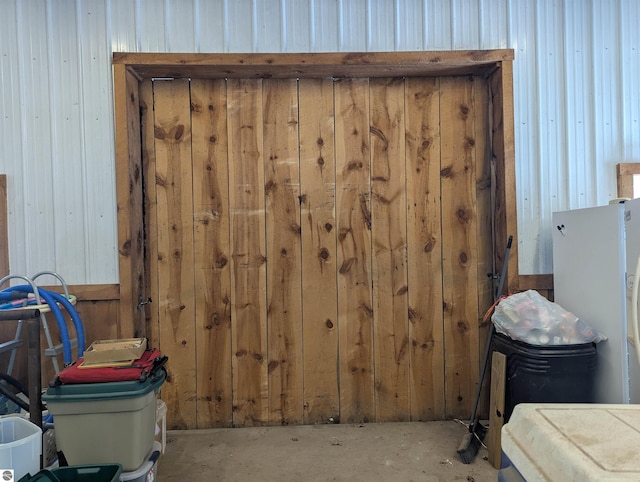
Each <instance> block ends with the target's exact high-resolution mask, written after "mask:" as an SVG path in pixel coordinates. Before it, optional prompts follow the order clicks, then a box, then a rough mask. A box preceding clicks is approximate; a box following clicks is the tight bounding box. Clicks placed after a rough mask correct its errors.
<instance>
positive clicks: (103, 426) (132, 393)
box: [42, 369, 167, 471]
mask: <svg viewBox="0 0 640 482" xmlns="http://www.w3.org/2000/svg"><path fill="white" fill-rule="evenodd" d="M166 376H167V375H166V371H165V370H164V369H161V370H158V372H157V373H156V374H155V375H154V376H152V377H149V378H148V379H147V380H146V381H144V382H142V383H141V382H138V381H135V382H108V383H84V384H73V385H59V386H55V387H49V388H48V389H47V392H46V393H45V394H44V395H43V396H42V399H43V401H45V402H46V403H47V408H48V410H49V412H50V413H51V414H52V415H53V424H54V429H55V437H56V447H57V449H58V451H61V452H62V453H63V454H64V457H65V459H66V461H67V463H68V464H69V465H70V466H78V465H100V464H120V465H121V466H122V470H124V471H132V470H136V469H137V468H138V467H140V465H142V463H143V462H144V461H145V457H146V455H147V453H148V452H149V451H150V450H151V446H152V445H153V440H154V436H155V426H156V392H157V391H158V390H159V389H160V386H161V385H162V384H163V383H164V381H165V379H166Z"/></svg>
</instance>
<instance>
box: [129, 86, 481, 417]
mask: <svg viewBox="0 0 640 482" xmlns="http://www.w3.org/2000/svg"><path fill="white" fill-rule="evenodd" d="M487 92H488V87H487V84H486V81H485V80H483V79H480V78H475V77H451V78H406V79H403V78H391V79H380V78H375V79H374V78H371V79H366V78H360V79H343V80H332V79H326V80H321V79H299V80H296V79H264V80H256V79H251V80H246V79H228V80H225V79H220V80H191V81H189V80H158V81H154V82H151V81H145V82H143V83H142V86H141V93H140V94H141V103H142V106H143V110H142V113H143V115H142V117H143V129H142V131H143V134H142V135H143V158H144V173H143V175H144V184H145V201H146V204H145V206H146V209H145V225H146V242H145V245H146V248H147V250H146V260H147V273H149V280H148V282H149V284H150V287H151V293H152V299H153V303H152V304H151V305H150V307H151V309H150V310H149V312H148V333H149V335H150V337H151V341H152V343H154V344H156V345H157V346H159V347H160V349H161V350H162V351H163V352H164V353H166V354H167V355H168V356H169V363H168V370H169V379H168V381H167V383H166V384H165V385H164V386H163V388H162V398H163V399H164V400H165V401H166V402H167V404H168V407H169V414H168V423H169V426H170V427H172V428H195V427H198V428H206V427H225V426H251V425H260V424H302V423H309V424H310V423H330V422H332V421H333V422H360V421H402V420H432V419H444V418H450V417H468V416H469V414H470V412H471V409H472V405H473V395H474V393H475V387H476V383H477V377H478V365H479V360H478V359H479V333H480V323H479V314H480V312H481V311H484V310H485V309H486V308H487V306H488V305H487V304H486V303H487V302H488V303H489V304H490V298H491V294H490V283H488V282H487V281H486V279H487V277H486V273H487V272H489V271H491V267H490V259H491V230H490V228H491V226H490V218H489V191H490V190H489V186H490V182H489V180H490V176H489V164H488V160H487V159H488V157H489V156H487V153H486V150H487V136H488V135H489V134H488V124H487V120H486V119H488V115H489V113H488V110H489V108H488V99H487V98H488V94H487ZM487 298H489V300H488V299H487Z"/></svg>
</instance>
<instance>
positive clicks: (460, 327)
mask: <svg viewBox="0 0 640 482" xmlns="http://www.w3.org/2000/svg"><path fill="white" fill-rule="evenodd" d="M456 326H457V327H458V331H459V332H460V333H465V332H466V331H467V330H468V327H467V324H466V323H465V322H464V321H463V320H458V322H457V323H456Z"/></svg>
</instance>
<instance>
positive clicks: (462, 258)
mask: <svg viewBox="0 0 640 482" xmlns="http://www.w3.org/2000/svg"><path fill="white" fill-rule="evenodd" d="M458 258H459V259H460V262H461V263H462V264H467V253H465V252H464V251H463V252H462V253H460V256H458Z"/></svg>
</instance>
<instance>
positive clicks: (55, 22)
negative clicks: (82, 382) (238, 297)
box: [0, 0, 640, 284]
mask: <svg viewBox="0 0 640 482" xmlns="http://www.w3.org/2000/svg"><path fill="white" fill-rule="evenodd" d="M0 13H1V15H0V113H1V118H0V129H1V132H2V142H1V143H0V172H2V173H6V174H7V176H8V189H9V211H10V213H9V233H10V246H9V248H10V257H11V267H12V272H13V273H21V274H32V273H34V272H35V271H39V270H42V269H54V270H56V271H58V272H60V273H61V274H62V275H63V276H64V277H65V278H67V281H68V282H70V283H73V284H76V283H77V284H81V283H115V282H117V281H118V276H117V233H116V202H115V173H114V129H113V106H112V94H113V89H112V79H111V54H112V52H113V51H121V52H125V51H131V52H329V51H392V50H449V49H497V48H513V49H514V50H515V63H514V93H515V99H514V100H515V106H514V109H515V133H516V173H517V191H518V219H519V239H518V242H519V248H520V268H521V273H523V274H527V273H549V272H551V270H552V260H551V226H550V221H551V213H552V212H553V211H554V210H561V209H568V208H577V207H587V206H593V205H598V204H605V203H607V202H608V201H609V199H611V198H613V197H615V195H616V179H615V164H616V163H618V162H625V161H629V162H638V161H640V130H639V128H638V127H639V126H638V118H639V116H640V94H639V92H638V87H637V79H638V78H639V74H640V59H639V51H638V50H639V48H640V32H639V29H638V25H640V2H637V1H636V0H610V1H604V0H563V1H561V0H555V1H554V0H211V1H208V0H136V1H131V0H28V1H22V0H0Z"/></svg>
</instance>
